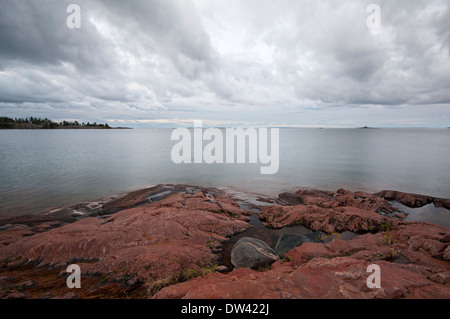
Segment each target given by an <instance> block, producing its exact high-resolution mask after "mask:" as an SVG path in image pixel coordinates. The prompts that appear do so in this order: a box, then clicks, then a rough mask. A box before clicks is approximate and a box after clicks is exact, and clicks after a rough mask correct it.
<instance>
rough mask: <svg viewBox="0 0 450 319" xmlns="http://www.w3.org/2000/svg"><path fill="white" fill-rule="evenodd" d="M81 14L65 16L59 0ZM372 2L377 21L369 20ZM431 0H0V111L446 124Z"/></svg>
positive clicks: (447, 37)
mask: <svg viewBox="0 0 450 319" xmlns="http://www.w3.org/2000/svg"><path fill="white" fill-rule="evenodd" d="M71 3H76V4H79V5H80V7H81V28H80V29H69V28H68V27H67V26H66V20H67V18H68V17H69V15H70V13H67V12H66V8H67V6H68V5H69V4H71ZM371 3H375V4H378V5H379V6H380V8H381V28H380V29H370V28H368V27H367V18H368V17H369V16H370V13H367V12H366V9H367V6H368V5H369V4H371ZM449 4H450V2H449V1H445V0H443V1H440V0H431V1H430V0H424V1H420V0H415V1H412V0H405V1H395V0H385V1H381V0H378V1H377V0H369V1H361V0H360V1H356V0H355V1H353V0H348V1H347V0H346V1H332V0H319V1H318V0H309V1H301V0H292V1H290V0H277V1H270V0H245V1H244V0H239V1H236V0H226V1H225V0H192V1H191V0H131V1H119V0H117V1H116V0H104V1H101V0H98V1H92V0H90V1H85V0H83V1H81V0H80V1H78V0H70V1H66V0H0V115H3V116H11V117H25V116H30V115H31V116H38V117H48V118H51V119H53V120H79V121H91V122H93V121H97V122H108V123H110V124H112V125H126V126H132V127H177V126H180V125H192V124H193V120H194V119H202V120H203V122H204V124H205V125H214V126H226V125H238V126H240V125H245V126H248V125H255V126H258V125H270V126H311V127H317V126H320V127H327V126H330V127H334V126H337V127H358V126H363V125H368V126H377V127H404V126H416V127H417V126H418V127H447V126H450V57H449V50H450V9H449Z"/></svg>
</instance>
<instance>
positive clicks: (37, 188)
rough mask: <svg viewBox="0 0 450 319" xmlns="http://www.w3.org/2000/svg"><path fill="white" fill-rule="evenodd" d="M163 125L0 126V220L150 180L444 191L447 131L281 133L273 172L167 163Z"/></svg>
mask: <svg viewBox="0 0 450 319" xmlns="http://www.w3.org/2000/svg"><path fill="white" fill-rule="evenodd" d="M171 132H172V130H170V129H134V130H2V131H0V216H5V215H20V214H26V213H39V212H42V211H44V210H46V209H49V208H52V207H56V206H62V205H68V204H74V203H77V202H80V201H84V200H89V199H96V198H101V197H104V196H108V195H112V194H115V193H119V192H123V191H128V190H135V189H139V188H142V187H146V186H150V185H154V184H158V183H183V184H195V185H202V186H229V187H234V188H237V189H239V190H244V191H251V192H254V193H261V194H267V195H275V194H277V193H279V192H282V191H283V190H291V189H293V188H296V187H316V188H320V189H326V190H336V189H338V188H341V187H343V188H347V189H350V190H364V191H369V192H376V191H380V190H382V189H395V190H400V191H404V192H414V193H422V194H428V195H432V196H436V197H447V198H448V197H450V130H424V129H423V130H421V129H375V130H361V129H281V130H280V168H279V171H278V174H276V175H260V174H259V168H260V166H261V165H260V164H213V165H207V164H201V165H199V164H181V165H176V164H173V163H172V161H171V157H170V151H171V148H172V146H173V145H174V144H175V142H172V141H171V140H170V134H171Z"/></svg>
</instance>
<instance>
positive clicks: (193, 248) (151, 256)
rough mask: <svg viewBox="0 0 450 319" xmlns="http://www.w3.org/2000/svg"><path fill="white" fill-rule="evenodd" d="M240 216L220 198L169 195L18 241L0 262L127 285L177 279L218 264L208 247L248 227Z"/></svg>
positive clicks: (241, 213) (240, 212) (4, 250)
mask: <svg viewBox="0 0 450 319" xmlns="http://www.w3.org/2000/svg"><path fill="white" fill-rule="evenodd" d="M244 213H246V212H245V211H243V210H241V209H240V208H239V206H238V205H237V204H235V203H234V202H233V201H232V200H231V199H229V198H226V197H222V196H221V195H220V196H218V197H214V196H212V195H208V196H207V195H205V194H203V193H201V192H200V193H196V194H186V193H173V194H171V195H169V196H168V197H167V198H165V199H163V200H161V201H158V202H155V203H152V204H144V205H141V206H138V207H135V208H131V209H127V210H123V211H120V212H118V213H116V214H114V215H112V216H111V217H110V218H108V219H100V218H93V217H90V218H85V219H83V220H80V221H77V222H74V223H71V224H67V225H64V226H62V227H58V228H54V229H51V230H49V231H46V232H43V233H38V234H35V235H33V236H29V237H23V238H20V239H18V240H17V241H15V242H12V243H11V244H9V245H7V246H5V247H2V249H1V250H0V260H2V261H4V263H5V266H6V267H16V266H20V265H29V264H35V265H36V266H37V267H39V268H44V269H50V270H51V269H61V271H62V272H64V271H65V267H66V266H67V265H69V264H71V263H77V264H78V265H79V266H80V267H81V271H82V277H83V276H91V275H94V276H95V275H100V274H102V275H104V276H106V277H107V279H108V280H109V281H112V282H113V281H124V282H126V283H128V284H134V283H136V282H146V281H148V280H149V278H151V279H152V280H157V279H160V278H165V277H167V276H173V277H176V276H180V274H182V273H183V271H186V270H189V269H199V268H201V267H210V266H211V265H212V264H214V263H218V258H219V257H218V255H217V254H215V253H213V252H212V249H211V247H212V246H217V245H219V246H220V244H221V243H222V242H223V241H225V240H226V239H227V237H229V236H231V235H233V234H235V233H238V232H242V231H243V230H245V229H247V228H248V227H249V224H248V223H247V220H248V217H246V216H244Z"/></svg>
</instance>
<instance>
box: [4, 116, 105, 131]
mask: <svg viewBox="0 0 450 319" xmlns="http://www.w3.org/2000/svg"><path fill="white" fill-rule="evenodd" d="M7 128H43V129H56V128H106V129H108V128H111V127H110V126H109V125H108V123H105V124H97V123H96V122H94V123H92V124H91V123H89V122H87V123H84V122H82V123H79V122H78V121H74V122H70V121H62V122H54V121H52V120H50V119H48V118H44V119H42V118H40V117H32V116H30V117H26V118H10V117H6V116H1V117H0V129H7Z"/></svg>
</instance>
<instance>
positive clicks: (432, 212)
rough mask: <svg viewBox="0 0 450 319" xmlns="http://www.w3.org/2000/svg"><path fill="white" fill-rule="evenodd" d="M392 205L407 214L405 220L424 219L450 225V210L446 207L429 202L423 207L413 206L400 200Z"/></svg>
mask: <svg viewBox="0 0 450 319" xmlns="http://www.w3.org/2000/svg"><path fill="white" fill-rule="evenodd" d="M392 206H394V207H396V208H398V209H399V210H400V211H401V212H403V213H405V214H407V215H408V216H407V217H406V218H405V221H424V222H430V223H435V224H439V225H443V226H446V227H450V210H448V209H446V208H445V207H436V206H434V204H428V205H425V206H422V207H417V208H411V207H408V206H405V205H403V204H401V203H399V202H393V203H392Z"/></svg>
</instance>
